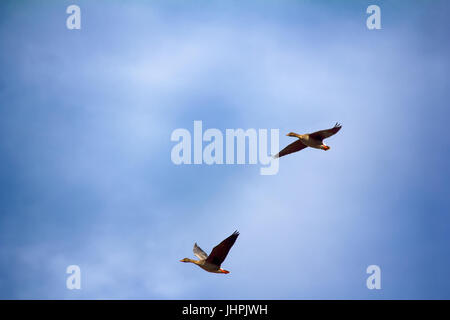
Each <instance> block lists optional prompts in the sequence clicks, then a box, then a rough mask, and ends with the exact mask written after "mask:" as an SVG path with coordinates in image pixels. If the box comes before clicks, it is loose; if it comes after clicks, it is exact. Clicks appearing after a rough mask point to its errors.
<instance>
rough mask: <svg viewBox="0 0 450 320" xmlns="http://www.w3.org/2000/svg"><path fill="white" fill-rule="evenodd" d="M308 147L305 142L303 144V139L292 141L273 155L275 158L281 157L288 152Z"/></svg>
mask: <svg viewBox="0 0 450 320" xmlns="http://www.w3.org/2000/svg"><path fill="white" fill-rule="evenodd" d="M306 147H307V146H306V145H305V144H303V142H302V141H301V140H297V141H295V142H292V143H291V144H290V145H288V146H287V147H286V148H284V149H283V150H281V151H280V152H279V153H277V154H276V155H274V156H273V157H274V158H281V157H282V156H285V155H287V154H290V153H294V152H297V151H300V150H302V149H305V148H306Z"/></svg>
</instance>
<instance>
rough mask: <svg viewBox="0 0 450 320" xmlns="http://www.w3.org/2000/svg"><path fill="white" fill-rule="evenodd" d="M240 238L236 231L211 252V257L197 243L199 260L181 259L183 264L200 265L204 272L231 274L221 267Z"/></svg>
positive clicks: (196, 253) (195, 248) (196, 251)
mask: <svg viewBox="0 0 450 320" xmlns="http://www.w3.org/2000/svg"><path fill="white" fill-rule="evenodd" d="M238 236H239V232H238V231H235V232H233V234H232V235H231V236H229V237H228V238H226V239H225V240H223V241H222V242H221V243H219V244H218V245H217V246H215V247H214V249H213V250H212V251H211V253H210V254H209V255H207V254H206V252H205V251H203V250H202V249H201V248H200V247H199V246H198V245H197V243H195V244H194V249H193V251H194V255H195V256H196V257H197V258H198V259H199V260H193V259H189V258H184V259H181V260H180V261H181V262H191V263H194V264H196V265H198V266H199V267H200V268H202V269H203V270H206V271H208V272H213V273H230V272H229V271H227V270H224V269H222V268H221V267H220V266H221V264H222V262H223V261H224V260H225V258H226V257H227V255H228V252H229V251H230V249H231V247H232V246H233V245H234V243H235V242H236V239H237V237H238Z"/></svg>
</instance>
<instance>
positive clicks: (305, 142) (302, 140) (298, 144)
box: [273, 122, 342, 158]
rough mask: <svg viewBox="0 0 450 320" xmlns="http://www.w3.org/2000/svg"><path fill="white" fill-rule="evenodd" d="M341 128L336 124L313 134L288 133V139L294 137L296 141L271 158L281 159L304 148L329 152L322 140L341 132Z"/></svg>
mask: <svg viewBox="0 0 450 320" xmlns="http://www.w3.org/2000/svg"><path fill="white" fill-rule="evenodd" d="M341 128H342V126H341V125H340V124H339V123H337V122H336V124H335V125H334V127H333V128H330V129H326V130H320V131H316V132H313V133H307V134H297V133H295V132H289V133H288V134H287V136H288V137H296V138H298V140H297V141H295V142H293V143H291V144H290V145H288V146H287V147H286V148H284V149H283V150H281V151H280V152H279V153H277V154H276V155H274V156H273V157H274V158H281V157H282V156H285V155H287V154H290V153H294V152H297V151H300V150H302V149H305V148H306V147H311V148H315V149H322V150H325V151H327V150H330V147H329V146H327V145H326V144H325V143H323V140H324V139H326V138H329V137H331V136H332V135H334V134H336V133H337V132H338V131H339V130H341Z"/></svg>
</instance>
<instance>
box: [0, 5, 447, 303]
mask: <svg viewBox="0 0 450 320" xmlns="http://www.w3.org/2000/svg"><path fill="white" fill-rule="evenodd" d="M71 4H77V5H79V6H80V8H81V15H82V22H81V30H68V29H67V28H66V18H67V16H68V15H67V14H66V13H65V11H66V8H67V6H69V5H71ZM371 4H377V5H379V6H380V7H381V16H382V22H381V23H382V29H381V30H372V31H371V30H368V29H367V28H366V18H367V16H368V15H367V14H366V12H365V11H366V8H367V7H368V6H369V5H371ZM449 9H450V7H449V5H448V3H446V2H445V1H433V2H431V1H375V2H372V1H348V2H347V1H346V2H345V3H342V2H340V1H279V0H278V1H247V2H245V3H244V4H243V3H241V1H231V0H230V1H195V2H194V1H145V2H144V1H142V2H139V1H53V2H51V1H49V2H46V3H45V4H43V3H41V2H38V1H23V2H16V1H10V2H6V1H4V2H2V3H1V5H0V47H1V48H2V49H1V51H0V68H1V70H2V72H1V73H0V99H1V100H0V101H1V103H0V110H1V117H0V154H1V156H2V157H1V161H0V179H1V181H2V183H1V185H0V243H1V246H0V297H1V298H3V299H54V298H56V299H108V298H111V299H448V298H450V280H449V278H448V276H447V273H448V270H449V268H450V250H449V246H448V243H449V231H450V230H449V228H450V227H449V226H450V217H449V212H450V211H449V197H448V190H449V187H450V182H449V178H450V177H449V171H448V165H447V163H448V162H447V158H448V156H449V154H450V152H449V150H450V145H449V139H448V137H447V136H446V134H447V127H446V124H447V120H448V118H449V115H450V113H449V111H448V110H449V109H448V101H449V95H450V94H449V92H450V90H449V89H450V88H449V71H450V61H449V58H448V57H449V56H450V48H449V45H448V40H447V36H448V30H449V24H450V23H449V22H448V20H447V15H448V14H447V13H448V10H449ZM194 120H202V121H203V126H204V128H205V129H206V128H218V129H220V130H222V131H223V132H225V130H226V129H227V128H243V129H248V128H266V129H271V128H276V129H279V130H280V145H281V146H284V145H286V144H288V143H290V142H291V141H292V138H290V137H286V136H285V134H286V133H288V132H290V131H295V132H299V133H303V132H312V131H315V130H318V129H322V128H327V127H330V126H332V125H333V124H334V123H335V122H336V121H339V122H341V123H342V124H343V129H342V130H341V131H340V132H339V134H338V135H336V136H334V137H332V138H330V139H329V141H328V144H329V145H330V146H331V150H330V151H328V152H323V151H321V150H312V149H307V150H304V151H302V152H301V153H298V154H294V155H290V156H288V157H286V158H282V159H281V160H280V170H279V173H278V174H277V175H274V176H261V175H260V174H259V167H260V166H259V165H212V166H208V165H196V166H194V165H181V166H176V165H174V164H173V163H172V162H171V159H170V153H171V149H172V147H173V146H174V145H175V143H174V142H172V141H170V135H171V133H172V131H173V130H175V129H177V128H187V129H188V130H192V128H193V121H194ZM235 229H238V230H239V231H240V232H241V235H240V237H239V238H238V240H237V242H236V244H235V246H234V247H233V248H232V250H231V252H230V254H229V256H228V258H227V260H225V263H224V264H223V268H225V269H227V270H230V271H231V273H230V274H228V275H217V274H210V273H206V272H204V271H203V270H201V269H200V268H198V267H196V266H193V265H187V264H183V263H180V262H179V260H180V259H181V258H184V257H191V258H192V257H193V253H192V246H193V244H194V242H197V243H198V244H199V245H200V246H201V247H202V248H203V249H204V250H205V251H207V252H209V251H210V250H211V249H212V248H213V247H214V246H215V245H216V244H217V243H218V242H220V241H221V240H222V239H224V238H225V237H227V236H228V235H230V234H231V233H232V232H233V231H234V230H235ZM72 264H75V265H79V266H80V268H81V277H82V278H81V286H82V289H81V290H68V289H67V288H66V278H67V275H66V273H65V271H66V267H67V266H68V265H72ZM371 264H376V265H379V266H380V268H381V272H382V280H381V281H382V283H381V285H382V289H381V290H368V289H367V288H366V285H365V284H366V278H367V277H368V275H367V274H366V268H367V266H369V265H371ZM211 288H213V289H211Z"/></svg>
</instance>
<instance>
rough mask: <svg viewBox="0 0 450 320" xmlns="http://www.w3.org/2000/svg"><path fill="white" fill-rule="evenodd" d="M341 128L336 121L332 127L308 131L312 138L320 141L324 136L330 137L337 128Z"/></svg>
mask: <svg viewBox="0 0 450 320" xmlns="http://www.w3.org/2000/svg"><path fill="white" fill-rule="evenodd" d="M341 128H342V126H341V125H340V124H339V123H337V122H336V124H335V125H334V127H333V128H330V129H326V130H320V131H317V132H314V133H310V134H309V137H310V138H313V139H315V140H319V141H322V140H323V139H326V138H328V137H331V136H332V135H334V134H336V133H337V132H338V131H339V130H341Z"/></svg>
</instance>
